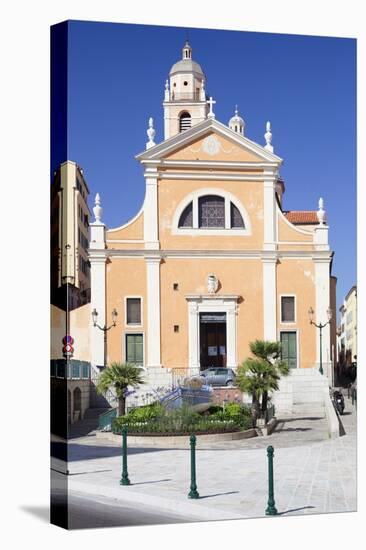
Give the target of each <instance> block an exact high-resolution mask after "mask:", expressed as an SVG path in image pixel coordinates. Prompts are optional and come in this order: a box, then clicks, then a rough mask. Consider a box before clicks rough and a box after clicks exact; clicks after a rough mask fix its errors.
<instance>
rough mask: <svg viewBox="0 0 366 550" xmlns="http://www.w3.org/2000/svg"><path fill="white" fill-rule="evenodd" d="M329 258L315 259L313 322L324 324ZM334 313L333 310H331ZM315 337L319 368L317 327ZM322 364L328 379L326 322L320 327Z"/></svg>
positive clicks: (329, 354) (327, 301) (327, 292)
mask: <svg viewBox="0 0 366 550" xmlns="http://www.w3.org/2000/svg"><path fill="white" fill-rule="evenodd" d="M329 262H330V260H329V258H325V259H315V260H314V263H315V300H316V307H315V322H316V323H317V324H319V323H322V324H325V323H327V322H328V317H327V309H328V308H329V304H330V276H329ZM333 314H334V315H335V312H333ZM314 332H315V338H316V362H317V365H316V366H317V368H319V362H320V338H319V329H316V330H315V331H314ZM322 336H323V338H322V366H323V371H324V375H326V376H328V379H330V376H331V373H330V369H331V349H330V325H329V324H327V325H326V326H325V327H324V328H323V329H322Z"/></svg>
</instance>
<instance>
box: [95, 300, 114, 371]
mask: <svg viewBox="0 0 366 550" xmlns="http://www.w3.org/2000/svg"><path fill="white" fill-rule="evenodd" d="M117 315H118V313H117V310H116V308H114V309H113V310H112V324H111V325H109V327H108V326H107V325H106V324H104V327H101V326H100V325H98V323H97V320H98V312H97V310H96V309H95V308H94V309H93V311H92V319H93V325H94V326H95V327H98V328H99V329H100V330H102V331H103V333H104V361H103V363H104V365H103V366H104V367H106V366H107V365H106V362H107V332H108V330H110V329H111V328H112V327H115V326H116V319H117Z"/></svg>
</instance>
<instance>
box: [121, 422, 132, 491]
mask: <svg viewBox="0 0 366 550" xmlns="http://www.w3.org/2000/svg"><path fill="white" fill-rule="evenodd" d="M119 484H120V485H130V484H131V482H130V480H129V479H128V472H127V426H123V427H122V477H121V480H120V482H119Z"/></svg>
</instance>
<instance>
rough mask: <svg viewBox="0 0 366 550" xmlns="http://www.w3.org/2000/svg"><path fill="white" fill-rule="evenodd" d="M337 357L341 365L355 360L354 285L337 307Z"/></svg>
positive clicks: (355, 291) (355, 302)
mask: <svg viewBox="0 0 366 550" xmlns="http://www.w3.org/2000/svg"><path fill="white" fill-rule="evenodd" d="M339 312H340V323H339V326H338V345H337V347H338V357H339V362H340V364H341V365H344V366H347V367H349V366H350V365H351V364H352V363H353V362H355V361H356V360H357V286H356V285H354V286H353V287H352V288H351V289H350V290H349V291H348V293H347V295H346V297H345V298H344V301H343V304H342V305H341V307H340V308H339Z"/></svg>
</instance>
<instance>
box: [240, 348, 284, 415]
mask: <svg viewBox="0 0 366 550" xmlns="http://www.w3.org/2000/svg"><path fill="white" fill-rule="evenodd" d="M250 351H251V352H252V354H253V355H254V357H248V358H247V359H246V360H245V361H244V362H243V363H242V364H241V365H240V366H239V367H238V370H237V375H236V384H237V386H238V388H239V389H240V390H241V391H242V392H243V393H248V394H250V395H251V396H252V410H253V418H254V421H255V420H256V418H257V417H258V416H261V417H264V416H265V413H266V410H267V404H268V395H269V393H271V392H273V391H276V390H278V382H279V380H280V378H281V376H287V375H288V374H289V367H288V365H287V363H286V362H285V361H282V360H281V344H280V343H279V342H270V341H267V340H255V341H254V342H251V343H250Z"/></svg>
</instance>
